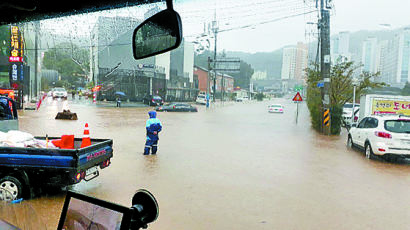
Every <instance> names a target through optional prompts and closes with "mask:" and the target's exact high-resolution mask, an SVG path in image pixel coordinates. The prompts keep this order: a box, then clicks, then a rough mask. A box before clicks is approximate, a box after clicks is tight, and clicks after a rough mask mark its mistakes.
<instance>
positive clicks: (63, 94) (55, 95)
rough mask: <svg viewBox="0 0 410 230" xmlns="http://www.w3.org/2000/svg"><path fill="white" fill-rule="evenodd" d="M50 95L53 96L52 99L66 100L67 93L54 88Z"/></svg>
mask: <svg viewBox="0 0 410 230" xmlns="http://www.w3.org/2000/svg"><path fill="white" fill-rule="evenodd" d="M51 95H52V96H53V99H56V98H64V99H67V91H66V90H65V89H64V88H54V89H53V90H52V91H51Z"/></svg>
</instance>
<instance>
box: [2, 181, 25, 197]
mask: <svg viewBox="0 0 410 230" xmlns="http://www.w3.org/2000/svg"><path fill="white" fill-rule="evenodd" d="M22 195H23V186H22V185H21V183H20V181H19V180H18V179H17V178H15V177H12V176H5V177H3V178H1V179H0V200H5V201H12V200H16V199H19V198H21V197H22Z"/></svg>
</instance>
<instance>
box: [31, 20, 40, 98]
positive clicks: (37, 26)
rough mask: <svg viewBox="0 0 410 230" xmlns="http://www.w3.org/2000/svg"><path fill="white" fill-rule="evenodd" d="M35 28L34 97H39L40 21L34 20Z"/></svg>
mask: <svg viewBox="0 0 410 230" xmlns="http://www.w3.org/2000/svg"><path fill="white" fill-rule="evenodd" d="M34 28H35V30H36V32H35V34H34V87H33V91H34V93H33V95H32V96H34V98H37V97H38V95H39V91H40V90H39V89H38V79H39V76H38V75H39V71H40V70H39V60H38V59H39V57H38V49H39V46H38V43H39V36H40V35H39V32H40V21H35V22H34Z"/></svg>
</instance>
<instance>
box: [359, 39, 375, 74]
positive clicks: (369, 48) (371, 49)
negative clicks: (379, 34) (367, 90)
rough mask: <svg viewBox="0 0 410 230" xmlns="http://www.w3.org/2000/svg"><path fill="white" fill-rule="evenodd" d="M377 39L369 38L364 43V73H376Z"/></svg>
mask: <svg viewBox="0 0 410 230" xmlns="http://www.w3.org/2000/svg"><path fill="white" fill-rule="evenodd" d="M376 54H377V38H376V37H368V38H367V39H366V40H365V41H364V42H363V47H362V65H363V67H362V71H366V72H370V73H376V72H377V66H376V59H377V57H376V56H377V55H376Z"/></svg>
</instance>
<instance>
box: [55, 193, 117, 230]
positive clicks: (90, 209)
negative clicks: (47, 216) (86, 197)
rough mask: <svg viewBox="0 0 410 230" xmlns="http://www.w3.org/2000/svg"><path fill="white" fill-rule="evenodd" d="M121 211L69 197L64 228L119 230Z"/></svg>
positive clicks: (65, 229)
mask: <svg viewBox="0 0 410 230" xmlns="http://www.w3.org/2000/svg"><path fill="white" fill-rule="evenodd" d="M123 215H124V214H123V213H121V212H117V211H114V210H111V209H108V208H105V207H101V206H98V205H95V204H92V203H88V202H86V201H83V200H79V199H76V198H74V197H71V199H70V203H69V205H68V209H67V214H66V218H65V220H64V225H63V229H64V230H74V229H75V230H83V229H84V230H119V229H120V227H121V221H122V218H123Z"/></svg>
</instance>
